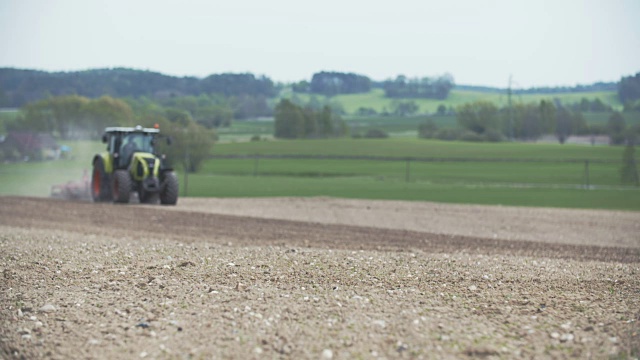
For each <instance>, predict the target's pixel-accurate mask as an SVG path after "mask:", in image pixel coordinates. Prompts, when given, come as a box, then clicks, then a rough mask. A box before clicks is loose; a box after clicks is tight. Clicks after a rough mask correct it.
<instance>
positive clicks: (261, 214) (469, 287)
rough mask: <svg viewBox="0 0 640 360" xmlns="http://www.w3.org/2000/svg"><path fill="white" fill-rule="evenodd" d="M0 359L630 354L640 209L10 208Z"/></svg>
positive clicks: (635, 324)
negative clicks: (638, 210) (624, 210)
mask: <svg viewBox="0 0 640 360" xmlns="http://www.w3.org/2000/svg"><path fill="white" fill-rule="evenodd" d="M0 272H2V275H0V358H3V359H5V358H6V359H11V358H25V359H31V358H53V359H67V358H196V359H199V358H242V359H244V358H315V359H317V358H324V359H330V358H349V359H351V358H464V357H481V358H519V357H521V358H531V357H548V358H570V357H579V358H607V357H610V356H613V357H616V358H638V357H639V356H640V345H639V344H640V336H639V332H640V326H639V321H640V213H636V212H612V211H584V210H564V209H532V208H510V207H489V206H463V205H443V204H433V203H418V202H415V203H414V202H398V201H363V200H341V199H329V198H310V199H295V198H274V199H189V198H182V199H180V200H179V204H178V206H176V207H160V206H143V205H128V206H118V205H112V204H92V203H83V202H67V201H60V200H51V199H39V198H21V197H0Z"/></svg>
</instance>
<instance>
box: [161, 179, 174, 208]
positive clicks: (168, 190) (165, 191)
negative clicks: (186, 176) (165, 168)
mask: <svg viewBox="0 0 640 360" xmlns="http://www.w3.org/2000/svg"><path fill="white" fill-rule="evenodd" d="M177 203H178V176H176V173H174V172H173V171H170V172H166V173H165V174H164V181H163V185H162V190H160V204H162V205H175V204H177Z"/></svg>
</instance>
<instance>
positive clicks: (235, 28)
mask: <svg viewBox="0 0 640 360" xmlns="http://www.w3.org/2000/svg"><path fill="white" fill-rule="evenodd" d="M639 19H640V0H611V1H606V0H584V1H577V0H543V1H542V0H538V1H534V0H531V1H517V0H496V1H491V0H483V1H477V0H437V1H429V0H394V1H379V0H322V1H318V0H314V1H304V0H232V1H229V0H227V1H217V0H176V1H172V0H171V1H170V0H108V1H102V0H0V49H1V50H0V67H17V68H28V69H39V70H47V71H74V70H84V69H91V68H105V67H129V68H135V69H142V70H151V71H157V72H161V73H165V74H169V75H178V76H197V77H203V76H206V75H209V74H214V73H223V72H251V73H254V74H256V75H266V76H268V77H270V78H271V79H273V80H275V81H285V82H290V81H299V80H304V79H307V80H310V78H311V76H312V75H313V73H315V72H319V71H323V70H325V71H341V72H355V73H358V74H363V75H366V76H369V77H371V78H372V79H374V80H385V79H387V78H395V77H396V76H397V75H399V74H403V75H406V76H409V77H415V76H418V77H423V76H435V75H440V74H443V73H446V72H448V73H450V74H452V75H453V77H454V79H455V81H456V83H458V84H472V85H488V86H498V87H506V86H507V83H508V79H509V76H510V75H512V76H513V81H514V86H515V87H520V88H527V87H532V86H559V85H569V86H573V85H576V84H590V83H593V82H597V81H618V80H620V77H621V76H628V75H632V74H635V73H636V72H638V71H640V21H639Z"/></svg>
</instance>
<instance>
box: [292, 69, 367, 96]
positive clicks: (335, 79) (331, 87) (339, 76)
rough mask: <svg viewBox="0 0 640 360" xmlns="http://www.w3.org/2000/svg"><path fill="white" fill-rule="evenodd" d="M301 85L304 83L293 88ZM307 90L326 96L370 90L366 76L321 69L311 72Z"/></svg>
mask: <svg viewBox="0 0 640 360" xmlns="http://www.w3.org/2000/svg"><path fill="white" fill-rule="evenodd" d="M303 85H304V83H302V84H300V85H299V86H296V87H295V88H297V89H299V88H301V87H302V86H303ZM309 90H310V92H312V93H315V94H323V95H326V96H333V95H337V94H356V93H364V92H369V91H370V90H371V80H370V79H369V78H368V77H366V76H363V75H357V74H353V73H340V72H325V71H323V72H319V73H315V74H313V77H312V78H311V83H310V84H309ZM294 91H295V90H294Z"/></svg>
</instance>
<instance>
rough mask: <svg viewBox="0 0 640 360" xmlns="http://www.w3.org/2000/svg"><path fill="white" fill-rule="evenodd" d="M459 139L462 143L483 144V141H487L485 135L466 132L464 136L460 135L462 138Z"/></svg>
mask: <svg viewBox="0 0 640 360" xmlns="http://www.w3.org/2000/svg"><path fill="white" fill-rule="evenodd" d="M458 139H459V140H462V141H471V142H483V141H485V137H484V135H481V134H478V133H475V132H473V131H465V132H464V133H462V135H460V137H459V138H458Z"/></svg>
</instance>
